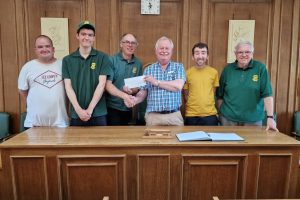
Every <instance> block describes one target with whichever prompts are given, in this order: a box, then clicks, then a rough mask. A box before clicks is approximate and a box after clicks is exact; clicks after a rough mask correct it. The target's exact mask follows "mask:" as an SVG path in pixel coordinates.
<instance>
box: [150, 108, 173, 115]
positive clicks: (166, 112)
mask: <svg viewBox="0 0 300 200" xmlns="http://www.w3.org/2000/svg"><path fill="white" fill-rule="evenodd" d="M177 111H178V109H176V110H164V111H158V112H154V113H159V114H170V113H174V112H177Z"/></svg>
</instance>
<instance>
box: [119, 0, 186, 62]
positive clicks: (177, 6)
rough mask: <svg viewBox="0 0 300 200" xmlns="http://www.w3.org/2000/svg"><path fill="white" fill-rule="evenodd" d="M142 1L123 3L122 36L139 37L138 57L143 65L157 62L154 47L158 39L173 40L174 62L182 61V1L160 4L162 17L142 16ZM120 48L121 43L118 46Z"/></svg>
mask: <svg viewBox="0 0 300 200" xmlns="http://www.w3.org/2000/svg"><path fill="white" fill-rule="evenodd" d="M140 7H141V5H140V1H123V2H122V5H121V12H120V15H121V16H120V18H119V20H120V21H119V26H120V34H123V33H127V32H132V33H134V34H135V35H137V37H138V41H139V46H138V49H137V52H136V55H137V56H138V57H139V58H140V59H141V60H142V61H143V63H148V62H155V61H156V56H155V51H154V46H155V43H156V41H157V39H158V38H160V37H161V36H164V35H165V36H167V37H169V38H171V39H172V40H173V43H174V53H173V57H172V58H173V60H179V61H180V60H181V54H182V51H181V48H180V47H181V45H180V43H181V31H180V30H181V29H182V24H181V21H180V19H181V14H182V1H164V0H162V1H161V2H160V13H161V14H160V15H141V14H140ZM117 45H118V46H119V42H118V44H117Z"/></svg>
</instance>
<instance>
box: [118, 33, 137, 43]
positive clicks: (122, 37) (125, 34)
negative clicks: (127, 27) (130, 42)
mask: <svg viewBox="0 0 300 200" xmlns="http://www.w3.org/2000/svg"><path fill="white" fill-rule="evenodd" d="M127 35H132V36H133V37H134V39H135V41H136V44H137V45H138V44H139V42H138V40H137V37H136V35H134V34H133V33H124V34H123V35H122V36H121V40H120V43H122V41H123V39H124V37H125V36H127Z"/></svg>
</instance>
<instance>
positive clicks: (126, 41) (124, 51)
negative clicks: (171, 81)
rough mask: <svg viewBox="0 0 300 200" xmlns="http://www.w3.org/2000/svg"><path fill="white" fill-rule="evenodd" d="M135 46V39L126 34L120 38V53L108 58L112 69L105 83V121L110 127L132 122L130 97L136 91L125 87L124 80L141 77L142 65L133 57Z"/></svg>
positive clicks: (136, 42) (136, 43)
mask: <svg viewBox="0 0 300 200" xmlns="http://www.w3.org/2000/svg"><path fill="white" fill-rule="evenodd" d="M137 46H138V41H137V39H136V37H135V36H134V35H133V34H130V33H126V34H124V35H123V36H122V38H121V41H120V51H119V52H118V53H116V54H115V55H113V56H111V57H110V60H111V62H112V69H111V73H110V75H109V76H108V80H107V82H106V90H107V91H108V95H107V111H108V115H107V119H108V125H110V126H119V125H128V124H129V122H130V121H131V120H132V109H131V107H133V106H134V100H133V96H132V95H134V94H136V93H137V92H138V89H137V88H135V89H129V88H127V87H125V86H124V85H125V84H124V79H126V78H131V77H135V76H141V75H142V63H141V61H140V60H139V59H138V58H137V57H135V55H134V52H135V50H136V48H137ZM128 107H130V108H128Z"/></svg>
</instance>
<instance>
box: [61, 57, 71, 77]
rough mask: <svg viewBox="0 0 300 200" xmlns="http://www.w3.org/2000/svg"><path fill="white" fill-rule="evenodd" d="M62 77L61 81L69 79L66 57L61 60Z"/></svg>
mask: <svg viewBox="0 0 300 200" xmlns="http://www.w3.org/2000/svg"><path fill="white" fill-rule="evenodd" d="M62 77H63V79H70V73H69V68H68V62H67V59H66V57H65V58H63V60H62Z"/></svg>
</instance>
